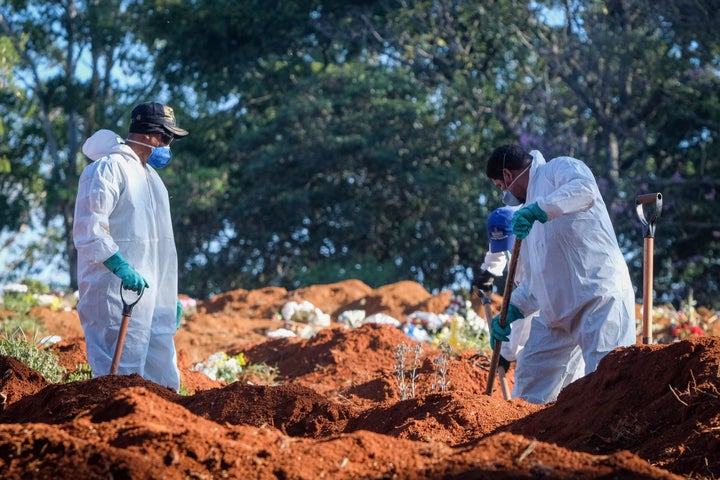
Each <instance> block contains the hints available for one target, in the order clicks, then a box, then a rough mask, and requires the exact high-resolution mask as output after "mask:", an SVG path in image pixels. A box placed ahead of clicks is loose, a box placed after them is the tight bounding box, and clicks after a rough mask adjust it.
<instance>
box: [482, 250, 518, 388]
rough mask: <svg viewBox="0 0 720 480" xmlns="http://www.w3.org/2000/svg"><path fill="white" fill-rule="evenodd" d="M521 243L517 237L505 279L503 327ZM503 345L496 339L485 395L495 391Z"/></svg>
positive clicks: (502, 311)
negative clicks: (494, 386)
mask: <svg viewBox="0 0 720 480" xmlns="http://www.w3.org/2000/svg"><path fill="white" fill-rule="evenodd" d="M521 243H522V241H521V240H520V239H518V238H515V245H513V251H512V258H511V259H510V267H509V268H508V274H507V280H506V281H505V291H504V292H503V301H502V307H501V308H500V319H499V323H500V326H501V327H505V319H506V318H507V312H508V307H510V294H511V293H512V288H513V284H514V283H515V270H516V269H517V262H518V259H519V258H520V244H521ZM491 322H492V321H491ZM491 328H492V325H491ZM501 346H502V342H501V341H500V340H495V345H494V346H493V356H492V360H491V361H490V371H489V372H488V383H487V388H485V395H492V392H493V384H494V383H495V374H496V372H497V370H498V365H500V347H501ZM503 395H504V393H503Z"/></svg>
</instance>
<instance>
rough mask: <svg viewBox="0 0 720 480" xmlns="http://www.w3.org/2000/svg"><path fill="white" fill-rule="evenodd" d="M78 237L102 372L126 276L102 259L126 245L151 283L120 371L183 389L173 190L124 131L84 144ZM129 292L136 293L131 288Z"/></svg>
mask: <svg viewBox="0 0 720 480" xmlns="http://www.w3.org/2000/svg"><path fill="white" fill-rule="evenodd" d="M83 153H85V154H86V155H87V156H88V157H89V158H90V159H91V160H93V162H92V163H90V164H89V165H88V166H87V167H85V169H84V170H83V172H82V175H81V176H80V182H79V187H78V195H77V201H76V204H75V222H74V225H73V241H74V243H75V247H76V248H77V251H78V283H79V290H80V300H79V302H78V306H77V309H78V314H79V316H80V321H81V323H82V327H83V331H84V332H85V340H86V343H87V356H88V361H89V363H90V367H91V368H92V371H93V374H94V375H95V376H99V375H106V374H108V373H109V372H110V364H111V362H112V358H113V354H114V352H115V346H116V343H117V339H118V332H119V329H120V323H121V321H122V310H123V308H122V306H123V304H122V300H121V298H120V279H119V278H118V277H117V276H115V274H113V273H112V272H111V271H110V270H109V269H108V268H107V267H106V266H105V265H104V264H103V262H104V261H105V260H107V259H108V258H109V257H111V256H112V255H114V254H115V253H116V252H118V251H119V252H120V253H121V254H122V256H123V257H125V259H126V260H127V261H128V263H129V264H130V266H131V267H133V268H134V269H135V270H137V271H138V272H139V273H140V274H141V275H142V276H143V277H144V278H145V279H146V280H147V282H148V284H149V285H150V286H149V287H148V288H146V289H145V291H144V294H143V296H142V298H141V299H140V301H139V302H138V303H137V305H135V307H134V309H133V311H132V316H131V318H130V323H129V327H128V330H127V335H126V337H125V344H124V348H123V351H122V357H121V359H120V364H119V368H118V374H120V375H128V374H132V373H137V374H139V375H141V376H142V377H144V378H146V379H147V380H151V381H153V382H156V383H158V384H160V385H164V386H167V387H170V388H172V389H174V390H176V391H177V390H178V389H179V387H180V374H179V371H178V368H177V357H176V352H175V344H174V340H173V337H174V335H175V331H176V308H177V299H178V295H177V283H178V279H177V263H178V262H177V253H176V250H175V239H174V236H173V229H172V223H171V220H170V203H169V199H168V193H167V190H166V188H165V185H164V184H163V182H162V180H161V179H160V177H159V176H158V174H157V172H156V171H155V170H154V169H153V168H152V167H150V166H149V165H145V166H143V164H142V162H141V161H140V159H139V158H138V157H137V155H136V154H135V153H134V152H133V151H132V149H131V148H130V147H129V146H127V145H125V144H124V141H123V139H122V138H121V137H119V136H118V135H117V134H115V133H113V132H111V131H109V130H99V131H98V132H96V133H95V134H94V135H93V136H92V137H90V138H89V139H88V140H87V141H86V142H85V144H84V145H83ZM123 293H124V296H125V299H126V300H128V303H130V301H132V300H134V299H135V298H137V295H136V294H135V293H134V292H131V291H129V290H125V291H124V292H123Z"/></svg>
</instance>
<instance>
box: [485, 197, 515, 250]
mask: <svg viewBox="0 0 720 480" xmlns="http://www.w3.org/2000/svg"><path fill="white" fill-rule="evenodd" d="M515 210H516V209H515V208H510V207H500V208H498V209H495V210H493V212H492V213H491V214H490V216H489V217H488V220H487V231H488V239H489V240H490V251H491V252H492V253H497V252H505V251H509V250H512V246H513V243H514V242H515V235H513V234H512V228H511V227H510V220H512V216H513V214H514V213H515Z"/></svg>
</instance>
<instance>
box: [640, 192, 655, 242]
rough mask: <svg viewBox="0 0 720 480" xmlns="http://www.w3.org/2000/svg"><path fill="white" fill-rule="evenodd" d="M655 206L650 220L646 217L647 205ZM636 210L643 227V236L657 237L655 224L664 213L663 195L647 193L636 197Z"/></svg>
mask: <svg viewBox="0 0 720 480" xmlns="http://www.w3.org/2000/svg"><path fill="white" fill-rule="evenodd" d="M648 204H653V207H654V208H653V210H652V212H651V214H650V218H647V217H646V216H645V205H648ZM635 210H636V211H637V215H638V218H640V222H641V223H642V225H643V236H644V237H645V238H653V237H654V236H655V222H656V221H657V219H658V217H659V216H660V213H661V212H662V193H645V194H643V195H638V196H637V197H635Z"/></svg>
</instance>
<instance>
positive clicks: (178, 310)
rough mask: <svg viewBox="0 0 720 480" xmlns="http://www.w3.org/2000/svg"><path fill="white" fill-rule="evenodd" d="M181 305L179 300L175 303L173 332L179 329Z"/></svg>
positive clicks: (181, 312)
mask: <svg viewBox="0 0 720 480" xmlns="http://www.w3.org/2000/svg"><path fill="white" fill-rule="evenodd" d="M182 314H183V311H182V303H180V299H178V301H177V309H176V314H175V315H176V318H175V330H179V329H180V321H181V320H182Z"/></svg>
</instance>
